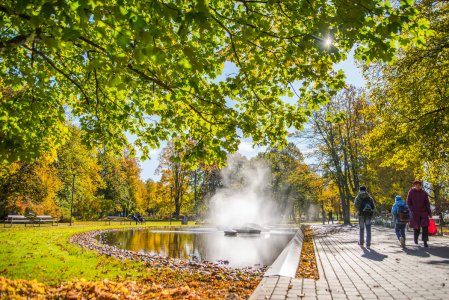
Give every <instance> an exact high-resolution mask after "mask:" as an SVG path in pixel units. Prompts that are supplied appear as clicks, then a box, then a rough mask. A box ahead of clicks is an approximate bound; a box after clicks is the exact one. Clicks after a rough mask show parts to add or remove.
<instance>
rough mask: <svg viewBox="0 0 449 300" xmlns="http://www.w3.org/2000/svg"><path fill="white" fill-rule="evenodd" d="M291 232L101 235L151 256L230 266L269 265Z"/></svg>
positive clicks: (103, 241)
mask: <svg viewBox="0 0 449 300" xmlns="http://www.w3.org/2000/svg"><path fill="white" fill-rule="evenodd" d="M293 235H294V232H292V231H277V232H276V231H272V232H262V233H261V234H260V235H259V234H257V235H248V234H247V235H245V234H239V235H237V236H224V233H223V231H217V230H212V229H211V230H203V231H200V230H198V231H150V230H127V231H113V232H107V233H103V234H101V235H100V236H98V237H97V238H98V240H99V241H101V242H102V243H105V244H108V245H113V246H116V247H118V248H122V249H127V250H133V251H137V252H138V251H144V252H146V253H149V254H152V255H161V256H168V257H173V258H181V259H192V260H197V261H204V260H207V261H212V262H218V261H219V260H222V261H228V262H229V266H231V267H250V266H253V267H254V266H256V267H257V266H263V265H271V264H272V263H273V261H274V260H275V259H276V258H277V256H278V255H279V254H280V253H281V251H282V250H283V249H284V247H285V246H286V245H287V243H288V242H289V241H290V240H291V239H292V237H293Z"/></svg>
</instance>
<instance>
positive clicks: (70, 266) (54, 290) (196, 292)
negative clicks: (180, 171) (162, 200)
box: [0, 222, 262, 299]
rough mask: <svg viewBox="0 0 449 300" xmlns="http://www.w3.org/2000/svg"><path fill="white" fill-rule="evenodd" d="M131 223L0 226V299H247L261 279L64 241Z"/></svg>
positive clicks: (253, 274)
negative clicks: (109, 252) (120, 256)
mask: <svg viewBox="0 0 449 300" xmlns="http://www.w3.org/2000/svg"><path fill="white" fill-rule="evenodd" d="M168 226H169V222H147V224H146V225H144V226H138V227H145V228H159V229H160V228H162V227H168ZM136 227H137V226H136V225H118V224H112V223H111V225H110V226H109V225H105V224H104V222H77V223H76V224H75V225H74V226H72V227H70V226H68V225H66V224H61V225H59V226H54V227H52V226H42V227H25V226H24V225H13V227H12V228H3V227H0V241H1V242H0V299H44V298H45V299H81V298H83V299H85V298H86V299H125V298H126V299H187V298H188V299H226V298H230V299H246V298H248V297H249V296H250V295H251V293H252V292H253V291H254V289H255V287H256V286H257V284H258V283H259V282H260V279H261V276H262V273H260V272H247V271H240V270H233V269H224V268H220V267H217V266H214V265H207V264H206V265H201V266H199V267H194V268H190V267H189V268H184V269H182V268H178V267H177V266H176V265H175V266H173V265H171V266H164V265H159V266H154V265H152V264H148V263H145V262H138V261H132V260H125V261H121V260H118V259H116V258H114V257H112V256H107V255H100V254H98V253H97V252H95V251H93V250H86V249H83V248H81V247H80V246H79V245H76V244H71V243H70V242H69V239H70V237H71V236H73V235H74V234H77V233H82V232H86V231H93V230H104V229H112V228H136ZM172 227H182V225H181V224H180V222H172Z"/></svg>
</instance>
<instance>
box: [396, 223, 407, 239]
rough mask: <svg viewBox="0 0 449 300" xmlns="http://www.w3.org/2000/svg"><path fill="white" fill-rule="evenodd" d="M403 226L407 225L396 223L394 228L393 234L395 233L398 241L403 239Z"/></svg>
mask: <svg viewBox="0 0 449 300" xmlns="http://www.w3.org/2000/svg"><path fill="white" fill-rule="evenodd" d="M405 225H407V224H401V223H396V225H395V226H394V232H395V233H396V236H397V238H398V240H399V238H401V237H403V238H404V239H405Z"/></svg>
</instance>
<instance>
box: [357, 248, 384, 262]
mask: <svg viewBox="0 0 449 300" xmlns="http://www.w3.org/2000/svg"><path fill="white" fill-rule="evenodd" d="M362 249H363V254H362V257H364V258H367V259H371V260H375V261H383V260H384V259H385V258H387V257H388V255H385V254H382V253H379V252H377V251H376V250H373V249H366V248H365V247H363V248H362Z"/></svg>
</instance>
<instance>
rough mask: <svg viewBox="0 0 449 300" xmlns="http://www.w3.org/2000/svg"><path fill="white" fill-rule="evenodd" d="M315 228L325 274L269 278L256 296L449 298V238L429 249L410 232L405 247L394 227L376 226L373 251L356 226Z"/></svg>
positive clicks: (319, 261) (439, 239)
mask: <svg viewBox="0 0 449 300" xmlns="http://www.w3.org/2000/svg"><path fill="white" fill-rule="evenodd" d="M314 229H315V230H316V235H315V238H314V242H315V254H316V256H317V264H318V268H319V274H320V279H319V280H318V281H315V280H310V279H295V278H290V277H282V276H272V277H264V279H263V280H262V281H261V283H260V284H259V286H258V287H257V289H256V291H255V292H254V294H253V295H252V296H251V298H250V299H255V300H259V299H274V300H277V299H382V300H383V299H420V300H422V299H429V300H431V299H449V238H447V237H430V242H429V248H424V247H423V246H422V244H421V243H420V245H418V246H416V245H414V244H413V235H412V233H407V241H406V244H407V247H406V249H401V248H400V247H399V244H398V242H397V240H396V236H395V235H394V232H393V229H389V228H383V227H374V228H373V231H372V233H373V240H372V244H371V249H370V250H368V249H366V248H361V247H360V246H358V245H357V239H358V227H356V226H354V227H343V226H326V225H325V226H316V227H314Z"/></svg>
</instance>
